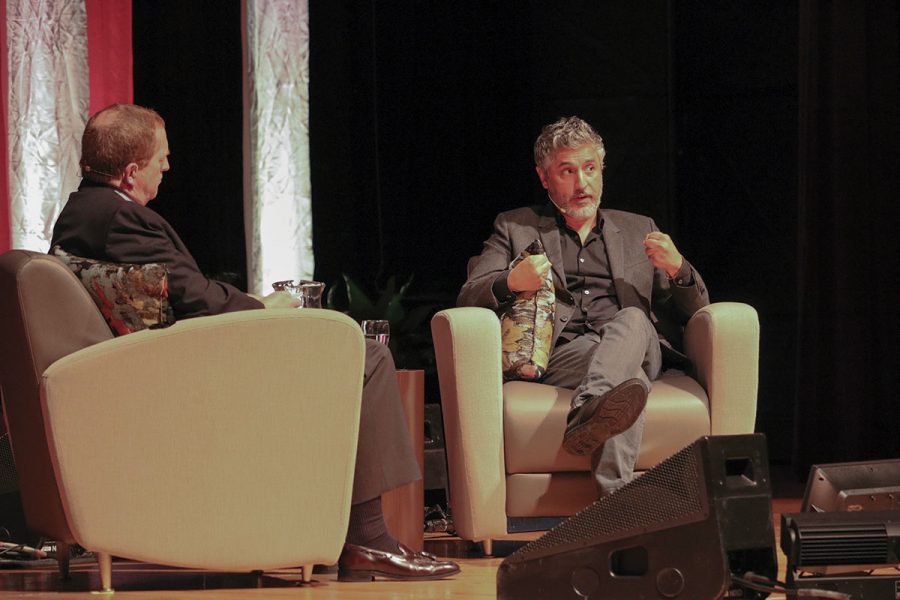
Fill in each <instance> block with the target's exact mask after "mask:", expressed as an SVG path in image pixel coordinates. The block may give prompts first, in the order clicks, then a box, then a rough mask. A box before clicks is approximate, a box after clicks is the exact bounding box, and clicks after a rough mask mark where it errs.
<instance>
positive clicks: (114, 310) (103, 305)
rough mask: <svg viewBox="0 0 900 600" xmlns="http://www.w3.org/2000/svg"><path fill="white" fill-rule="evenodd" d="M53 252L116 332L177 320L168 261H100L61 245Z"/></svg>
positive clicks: (170, 322) (165, 324) (124, 332)
mask: <svg viewBox="0 0 900 600" xmlns="http://www.w3.org/2000/svg"><path fill="white" fill-rule="evenodd" d="M50 253H51V254H53V255H54V256H56V257H57V258H59V259H61V260H62V261H63V262H64V263H65V264H66V266H67V267H69V269H71V270H72V272H73V273H75V275H76V276H77V277H78V279H80V280H81V283H83V284H84V287H85V288H87V291H88V293H89V294H90V296H91V298H92V299H93V300H94V304H96V305H97V308H99V309H100V313H101V314H102V315H103V318H104V319H106V323H107V325H109V328H110V329H111V330H112V332H113V334H114V335H117V336H119V335H125V334H128V333H133V332H135V331H140V330H141V329H147V328H150V327H164V326H167V325H171V324H172V323H174V322H175V318H174V316H173V314H172V311H171V309H170V307H169V282H168V270H167V269H166V265H163V264H157V263H150V264H146V265H133V264H124V263H109V262H101V261H99V260H93V259H90V258H82V257H80V256H74V255H72V254H69V253H67V252H65V251H64V250H63V249H62V248H60V247H59V246H54V247H53V249H52V250H51V251H50Z"/></svg>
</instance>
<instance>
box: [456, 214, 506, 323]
mask: <svg viewBox="0 0 900 600" xmlns="http://www.w3.org/2000/svg"><path fill="white" fill-rule="evenodd" d="M512 260H513V256H512V241H511V239H510V235H509V227H508V225H507V224H506V222H505V221H504V219H503V215H500V216H498V217H497V218H496V219H495V220H494V231H493V233H492V234H491V236H490V237H489V238H488V239H487V241H485V242H484V248H482V250H481V254H479V255H478V256H473V257H472V258H471V259H469V265H468V277H467V278H466V282H465V283H464V284H463V286H462V289H461V290H460V292H459V297H458V298H457V300H456V304H457V305H458V306H480V307H483V308H490V309H492V310H497V309H498V308H500V306H501V305H502V304H503V303H505V302H509V301H510V300H512V294H510V293H509V288H508V287H507V286H506V278H507V277H508V276H509V263H510V262H512ZM495 292H497V293H500V294H504V292H505V297H502V298H498V297H497V295H496V294H495Z"/></svg>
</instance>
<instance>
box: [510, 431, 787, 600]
mask: <svg viewBox="0 0 900 600" xmlns="http://www.w3.org/2000/svg"><path fill="white" fill-rule="evenodd" d="M777 569H778V567H777V562H776V556H775V532H774V528H773V524H772V488H771V481H770V479H769V467H768V453H767V451H766V442H765V437H764V436H763V435H762V434H750V435H734V436H708V437H703V438H700V439H698V440H697V441H696V442H694V443H693V444H691V445H690V446H687V447H686V448H684V449H682V450H681V451H679V452H678V453H676V454H675V455H673V456H672V457H670V458H668V459H666V460H664V461H663V462H661V463H659V464H658V465H657V466H655V467H653V468H652V469H650V470H649V471H647V472H645V473H644V474H643V475H641V476H640V477H637V478H636V479H634V480H633V481H632V482H631V483H629V484H628V485H626V486H624V487H622V488H621V489H619V490H618V491H616V492H615V493H613V494H611V495H609V496H606V497H604V498H602V499H600V500H598V501H597V502H595V503H593V504H592V505H590V506H589V507H588V508H586V509H585V510H583V511H581V512H580V513H578V514H577V515H575V516H573V517H571V518H570V519H568V520H566V521H564V522H563V523H561V524H560V525H558V526H557V527H555V528H553V529H552V530H550V531H549V532H547V533H546V534H545V535H544V536H542V537H540V538H538V539H537V540H534V541H533V542H530V543H529V544H526V545H525V546H523V547H522V548H520V549H519V550H517V551H516V552H514V553H513V554H511V555H509V556H508V557H507V558H506V559H504V561H503V563H501V565H500V568H499V569H498V571H497V597H498V598H500V599H501V600H502V599H510V600H511V599H516V600H524V599H530V598H535V599H537V598H554V599H555V600H562V599H565V598H572V599H578V600H581V599H583V598H590V599H596V600H600V599H602V600H626V599H627V600H632V599H638V598H641V599H652V598H665V599H669V598H680V599H683V600H706V599H709V600H715V599H718V598H722V597H725V596H726V594H727V595H728V597H739V598H765V597H766V596H767V595H768V594H766V593H764V592H757V591H753V590H750V589H744V588H740V587H738V586H737V585H736V584H733V583H732V579H731V576H732V574H734V575H737V576H742V575H744V574H745V573H747V572H753V573H755V574H757V575H760V576H763V577H767V578H769V579H771V580H773V581H774V580H775V579H776V575H777Z"/></svg>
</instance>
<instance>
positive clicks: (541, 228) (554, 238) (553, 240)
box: [538, 209, 566, 290]
mask: <svg viewBox="0 0 900 600" xmlns="http://www.w3.org/2000/svg"><path fill="white" fill-rule="evenodd" d="M554 210H555V209H554ZM538 235H540V238H541V243H542V244H543V245H544V252H546V253H547V260H549V261H550V264H551V265H553V275H554V276H555V279H556V280H555V281H554V282H553V284H554V285H555V286H556V289H558V290H564V289H566V273H565V271H563V259H562V246H561V245H560V242H559V227H558V226H557V224H556V214H555V212H553V213H551V214H549V215H548V212H547V211H545V212H544V213H543V214H542V215H541V217H540V220H539V221H538Z"/></svg>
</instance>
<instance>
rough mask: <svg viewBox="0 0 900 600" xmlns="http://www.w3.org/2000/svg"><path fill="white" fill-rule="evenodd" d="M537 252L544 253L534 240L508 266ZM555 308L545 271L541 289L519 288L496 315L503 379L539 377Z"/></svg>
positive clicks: (545, 360)
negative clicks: (500, 340)
mask: <svg viewBox="0 0 900 600" xmlns="http://www.w3.org/2000/svg"><path fill="white" fill-rule="evenodd" d="M537 254H545V252H544V246H543V245H542V244H541V241H540V240H534V241H533V242H532V243H531V244H530V245H529V246H528V247H527V248H526V249H525V250H523V251H522V252H521V254H519V256H517V257H516V258H515V260H513V261H512V262H511V263H510V265H509V267H510V269H512V268H513V267H515V266H516V265H517V264H519V263H520V262H521V261H522V260H523V259H525V258H526V257H528V256H534V255H537ZM555 310H556V290H555V289H554V286H553V276H552V274H551V273H550V272H548V273H547V277H546V278H545V279H544V282H543V284H542V285H541V289H539V290H537V291H535V292H520V293H519V294H518V295H517V296H516V299H515V300H513V302H512V304H511V305H510V306H509V307H507V308H506V310H504V311H503V313H502V314H501V315H500V331H501V336H502V344H503V377H504V379H507V380H511V379H522V380H526V381H532V380H536V379H540V378H541V377H543V375H544V372H545V371H546V370H547V363H548V362H549V361H550V344H551V343H552V342H553V316H554V312H555Z"/></svg>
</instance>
